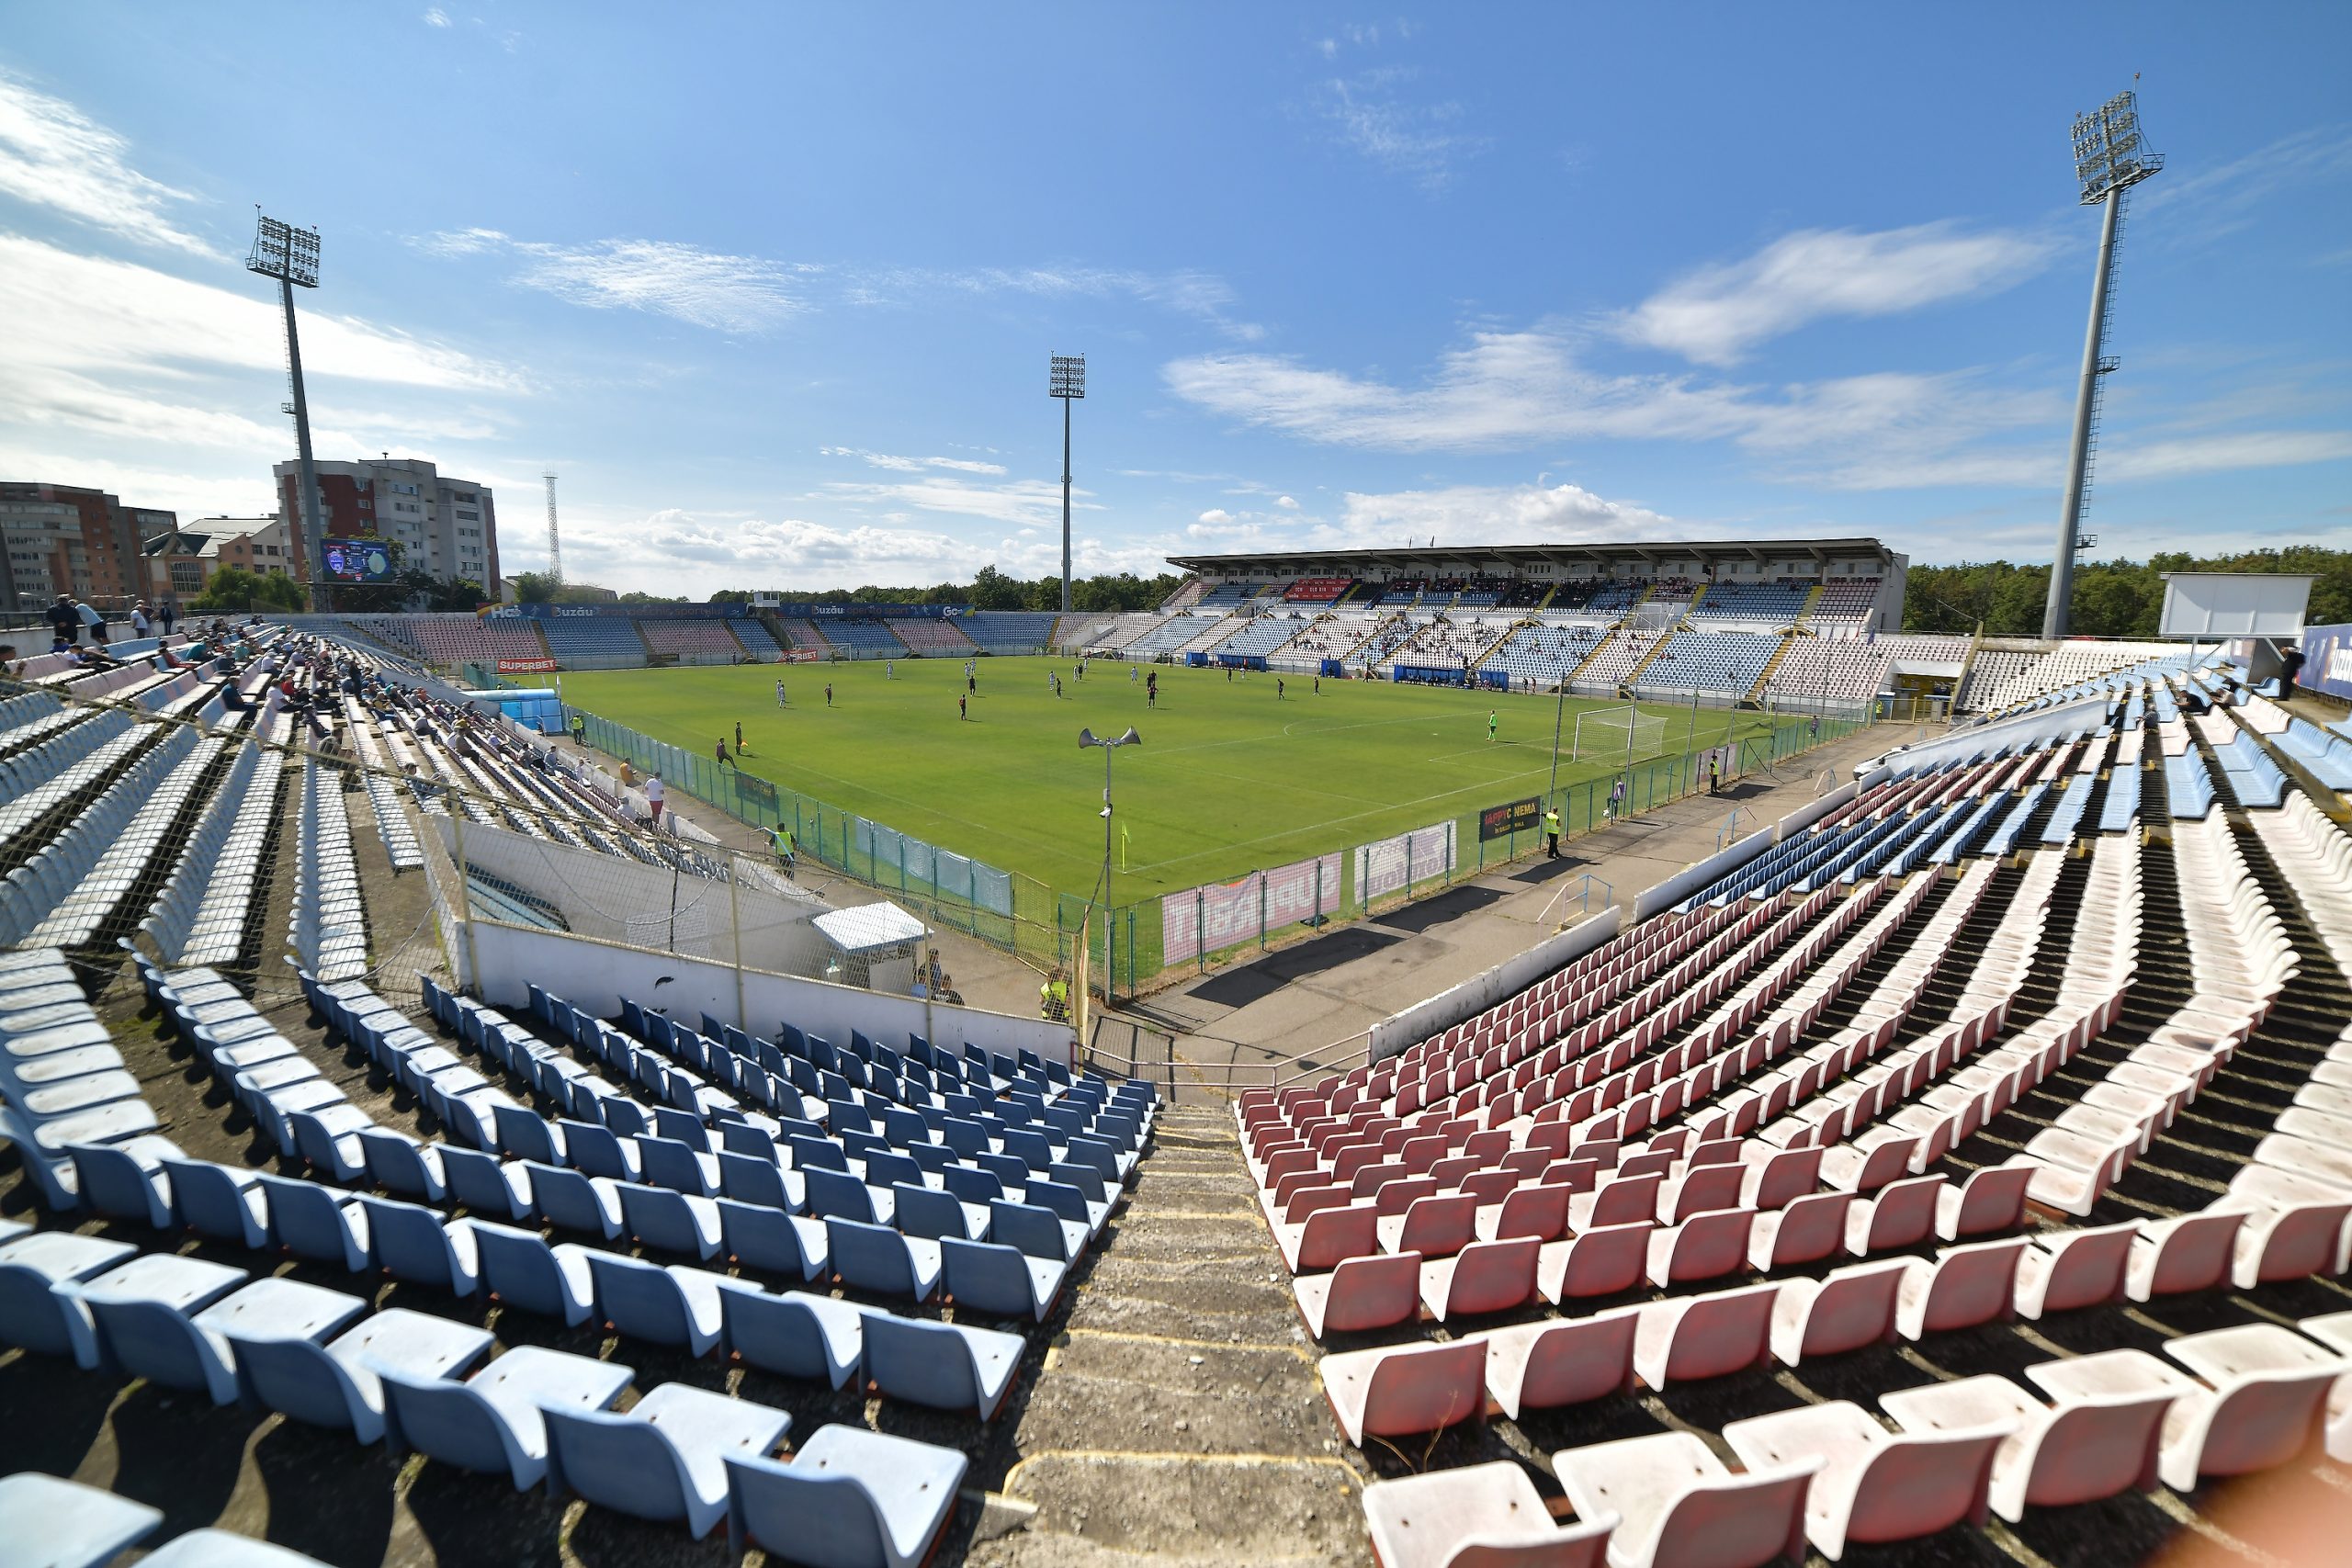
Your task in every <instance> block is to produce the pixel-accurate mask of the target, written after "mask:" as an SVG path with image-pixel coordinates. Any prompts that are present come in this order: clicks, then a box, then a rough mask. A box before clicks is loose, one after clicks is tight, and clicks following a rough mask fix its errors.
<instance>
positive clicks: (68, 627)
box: [49, 593, 82, 643]
mask: <svg viewBox="0 0 2352 1568" xmlns="http://www.w3.org/2000/svg"><path fill="white" fill-rule="evenodd" d="M49 625H50V629H51V631H53V632H55V633H56V634H57V640H58V641H59V642H62V643H74V642H78V641H80V640H81V637H82V617H81V616H80V615H76V614H74V601H73V598H72V597H71V596H70V595H67V594H63V593H60V594H59V595H58V596H57V603H56V604H51V606H50V607H49Z"/></svg>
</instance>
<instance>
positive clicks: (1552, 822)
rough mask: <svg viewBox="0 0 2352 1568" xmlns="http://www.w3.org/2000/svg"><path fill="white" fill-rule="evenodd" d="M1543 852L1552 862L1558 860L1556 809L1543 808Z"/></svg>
mask: <svg viewBox="0 0 2352 1568" xmlns="http://www.w3.org/2000/svg"><path fill="white" fill-rule="evenodd" d="M1544 854H1545V855H1547V856H1548V857H1550V858H1551V859H1553V860H1558V859H1559V858H1560V812H1559V808H1558V807H1553V806H1547V807H1544Z"/></svg>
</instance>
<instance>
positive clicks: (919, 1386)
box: [865, 1313, 980, 1411]
mask: <svg viewBox="0 0 2352 1568" xmlns="http://www.w3.org/2000/svg"><path fill="white" fill-rule="evenodd" d="M865 1375H866V1376H867V1377H868V1378H870V1379H872V1380H873V1381H874V1382H875V1383H876V1385H877V1386H879V1387H880V1389H881V1390H882V1392H883V1393H886V1394H888V1396H889V1397H891V1398H892V1399H903V1400H907V1401H908V1402H910V1403H911V1404H926V1405H929V1406H931V1407H932V1408H933V1409H934V1410H972V1411H977V1410H978V1408H979V1405H980V1388H979V1382H978V1378H977V1377H976V1376H975V1375H974V1373H973V1370H972V1356H971V1351H970V1349H969V1348H967V1346H966V1345H965V1343H964V1339H963V1337H962V1336H961V1335H959V1334H957V1333H956V1330H955V1328H954V1327H952V1326H951V1325H946V1324H941V1323H929V1322H925V1321H923V1320H922V1319H920V1318H907V1317H896V1316H892V1315H890V1314H885V1313H872V1314H868V1315H867V1317H866V1319H865Z"/></svg>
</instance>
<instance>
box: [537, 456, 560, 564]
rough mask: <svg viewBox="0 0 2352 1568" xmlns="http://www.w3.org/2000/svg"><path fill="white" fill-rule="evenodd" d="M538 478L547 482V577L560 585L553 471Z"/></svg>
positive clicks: (558, 541) (550, 470)
mask: <svg viewBox="0 0 2352 1568" xmlns="http://www.w3.org/2000/svg"><path fill="white" fill-rule="evenodd" d="M539 477H540V478H541V479H545V480H547V481H548V576H549V577H551V578H553V579H555V581H557V582H558V583H560V582H562V581H563V545H562V542H561V541H560V540H559V539H558V538H557V537H556V532H555V470H554V469H553V468H549V469H548V471H547V472H546V473H544V474H542V475H540V476H539Z"/></svg>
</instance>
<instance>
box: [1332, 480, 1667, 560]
mask: <svg viewBox="0 0 2352 1568" xmlns="http://www.w3.org/2000/svg"><path fill="white" fill-rule="evenodd" d="M1346 509H1347V510H1346V513H1345V515H1344V517H1343V519H1342V522H1341V526H1342V528H1344V529H1345V530H1346V531H1348V532H1349V533H1350V534H1351V535H1352V536H1359V537H1361V539H1362V540H1363V542H1364V543H1366V544H1372V543H1376V542H1380V541H1385V540H1387V539H1393V538H1394V537H1396V536H1397V530H1398V528H1399V527H1400V526H1401V527H1402V528H1403V530H1404V532H1405V533H1407V534H1408V535H1420V536H1430V535H1434V536H1436V537H1437V539H1438V541H1439V543H1440V544H1443V543H1446V542H1447V541H1449V540H1453V541H1459V542H1462V543H1470V542H1473V541H1475V542H1476V543H1479V544H1487V545H1538V544H1550V543H1560V544H1573V543H1577V542H1580V541H1586V540H1593V539H1609V540H1620V541H1622V540H1625V539H1629V538H1638V537H1641V536H1645V535H1647V536H1652V537H1655V536H1658V534H1659V533H1660V531H1661V530H1664V529H1667V528H1669V527H1670V526H1671V525H1672V523H1673V519H1672V518H1670V517H1668V516H1666V515H1665V514H1664V513H1657V512H1652V511H1651V510H1649V508H1647V507H1645V506H1633V505H1628V504H1626V503H1624V502H1615V501H1608V500H1604V499H1602V498H1601V497H1600V496H1598V495H1595V494H1593V493H1592V491H1589V490H1586V489H1584V488H1583V487H1582V486H1580V485H1572V484H1559V485H1553V486H1551V487H1549V488H1548V489H1547V488H1545V487H1544V486H1542V485H1532V484H1530V485H1451V486H1447V487H1444V488H1442V489H1438V490H1408V491H1394V492H1391V493H1389V494H1385V495H1363V494H1358V493H1356V492H1354V491H1350V492H1349V494H1348V496H1347V498H1346Z"/></svg>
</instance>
